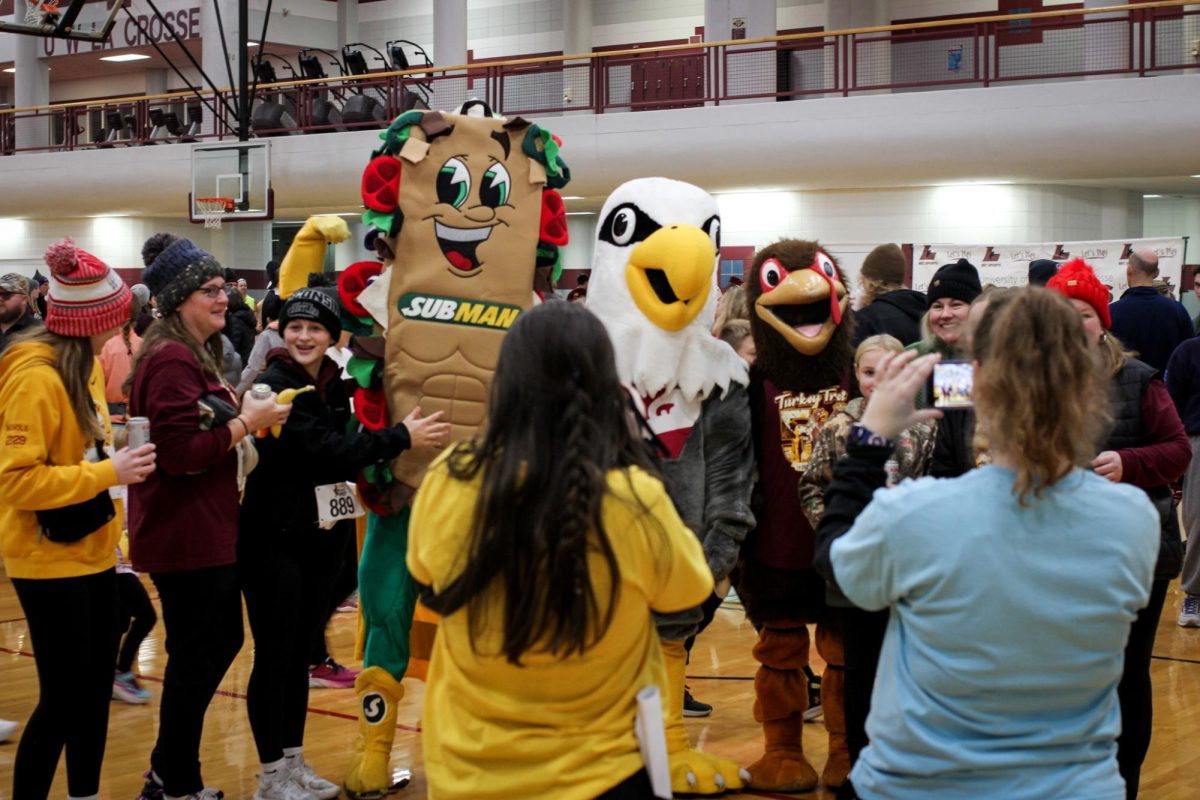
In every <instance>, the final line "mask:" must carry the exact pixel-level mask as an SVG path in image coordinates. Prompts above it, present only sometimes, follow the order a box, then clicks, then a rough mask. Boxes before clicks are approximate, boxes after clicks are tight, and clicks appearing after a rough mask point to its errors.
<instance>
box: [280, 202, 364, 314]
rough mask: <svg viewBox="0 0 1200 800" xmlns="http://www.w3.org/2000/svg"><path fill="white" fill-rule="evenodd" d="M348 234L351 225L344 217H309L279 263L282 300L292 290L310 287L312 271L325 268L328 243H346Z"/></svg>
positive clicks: (290, 293) (286, 297) (319, 270)
mask: <svg viewBox="0 0 1200 800" xmlns="http://www.w3.org/2000/svg"><path fill="white" fill-rule="evenodd" d="M349 237H350V228H349V226H348V225H346V221H345V220H344V219H342V218H341V217H335V216H332V215H326V216H321V215H318V216H313V217H309V218H308V220H307V221H305V223H304V227H302V228H301V229H300V232H299V233H297V234H296V238H295V239H293V240H292V246H291V247H289V248H288V251H287V255H285V256H284V257H283V263H282V264H280V266H279V297H280V299H281V300H287V299H288V298H289V297H291V295H292V292H294V291H296V290H297V289H303V288H304V287H305V286H307V285H308V276H309V273H313V272H321V271H323V270H324V269H325V249H326V246H327V245H329V244H331V243H332V244H338V243H339V242H344V241H346V239H348V238H349Z"/></svg>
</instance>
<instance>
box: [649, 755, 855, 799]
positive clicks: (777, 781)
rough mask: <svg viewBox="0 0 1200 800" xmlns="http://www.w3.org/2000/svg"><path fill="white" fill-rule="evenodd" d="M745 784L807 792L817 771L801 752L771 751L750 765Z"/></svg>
mask: <svg viewBox="0 0 1200 800" xmlns="http://www.w3.org/2000/svg"><path fill="white" fill-rule="evenodd" d="M842 780H843V781H844V780H845V778H843V779H842ZM747 783H748V784H749V786H750V787H751V788H753V789H763V790H765V791H770V792H808V791H811V790H813V789H815V788H817V771H816V770H815V769H813V767H812V764H809V763H808V759H807V758H805V757H804V751H802V750H798V749H797V750H784V749H780V750H771V751H769V752H767V753H764V754H763V757H762V758H760V759H759V760H758V761H755V762H754V763H753V764H751V765H750V780H749V781H748V782H747ZM671 788H674V786H672V787H671Z"/></svg>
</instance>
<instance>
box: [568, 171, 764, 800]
mask: <svg viewBox="0 0 1200 800" xmlns="http://www.w3.org/2000/svg"><path fill="white" fill-rule="evenodd" d="M720 232H721V219H720V215H719V213H718V210H717V204H716V201H715V200H714V199H713V198H712V196H711V195H709V194H708V193H707V192H705V191H703V190H702V189H699V188H697V187H695V186H692V185H691V184H687V183H681V182H680V181H675V180H668V179H666V178H644V179H640V180H634V181H630V182H629V183H626V184H624V185H622V186H620V187H618V188H617V190H616V191H615V192H613V193H612V195H611V196H610V197H609V198H608V200H607V201H606V202H605V204H604V209H603V210H602V211H601V213H600V222H599V227H598V228H597V231H596V242H595V246H594V249H593V259H592V274H591V278H590V280H589V281H588V295H587V306H588V309H589V310H591V311H592V312H593V313H595V314H596V315H597V316H598V317H599V318H600V320H601V321H602V322H603V323H604V326H605V328H607V330H608V333H609V336H610V337H611V338H612V341H613V346H614V349H615V352H616V357H617V373H618V375H619V376H620V378H621V380H622V381H623V382H625V383H626V384H627V385H629V386H630V387H632V389H633V390H634V391H635V392H636V393H637V394H638V395H639V396H640V397H641V399H642V402H643V404H644V405H645V407H646V409H647V422H648V426H649V428H650V429H651V430H652V431H653V432H654V435H655V437H656V439H657V443H658V445H659V448H660V450H659V457H658V461H657V464H658V467H659V468H660V470H661V472H662V476H663V482H664V483H665V485H666V488H667V492H668V493H669V494H670V496H671V499H672V501H674V503H675V507H676V509H677V510H678V512H679V515H680V517H681V518H682V519H683V521H684V522H685V523H687V525H688V526H689V527H691V528H692V530H694V531H695V532H696V534H697V536H698V537H699V538H700V540H701V543H702V545H703V547H704V554H705V556H706V558H707V560H708V564H709V567H710V568H711V569H712V572H713V578H714V579H715V581H716V582H717V583H718V584H719V583H721V582H723V581H725V580H726V578H727V577H728V576H729V574H730V572H731V571H732V570H733V567H734V565H735V564H736V563H737V559H738V551H739V547H740V545H741V542H742V540H743V539H744V538H745V536H746V533H747V531H748V530H749V529H750V527H751V526H752V525H753V524H754V519H753V517H752V516H751V513H750V489H751V481H752V474H753V471H754V458H753V447H752V444H751V439H750V406H749V402H748V400H747V395H746V385H747V383H748V382H749V377H748V375H747V372H746V366H745V362H743V361H742V359H741V358H740V357H738V355H737V354H736V353H735V352H734V351H733V348H731V347H730V346H729V345H728V344H726V343H725V342H723V341H721V340H719V339H716V338H714V337H713V336H712V334H711V333H710V329H711V328H712V324H713V319H714V317H715V315H716V306H717V283H716V263H717V255H718V252H719V249H720ZM719 604H720V598H719V597H716V596H715V595H714V597H713V598H711V599H710V601H709V602H707V603H705V604H704V605H703V606H700V607H696V608H692V609H687V610H684V611H680V612H678V613H673V614H658V615H656V616H655V623H656V626H657V628H658V635H659V638H660V639H661V640H662V645H663V656H664V659H665V660H666V664H667V677H668V686H667V697H666V699H665V704H666V707H667V751H668V756H669V759H670V767H671V788H672V790H673V791H675V792H677V793H688V794H702V795H712V794H720V793H721V792H723V791H725V790H727V789H740V788H742V786H743V784H744V780H745V773H744V771H743V770H740V769H739V768H738V765H737V764H735V763H733V762H732V761H728V760H726V759H722V758H716V757H714V756H712V755H710V754H707V753H704V752H701V751H699V750H696V749H693V748H692V746H691V743H690V742H689V741H688V735H687V731H686V730H685V729H684V726H683V701H684V685H683V679H684V667H685V664H686V660H687V653H686V651H685V641H686V640H687V639H688V637H691V636H694V635H695V634H696V633H698V632H699V631H700V630H701V629H703V627H704V626H706V625H707V624H708V622H709V621H711V619H712V615H713V612H714V611H715V610H716V607H717V605H719Z"/></svg>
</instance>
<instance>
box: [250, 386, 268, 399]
mask: <svg viewBox="0 0 1200 800" xmlns="http://www.w3.org/2000/svg"><path fill="white" fill-rule="evenodd" d="M250 396H251V397H253V398H254V399H255V400H266V399H267V398H268V397H270V396H271V385H270V384H268V383H256V384H254V385H253V386H251V387H250Z"/></svg>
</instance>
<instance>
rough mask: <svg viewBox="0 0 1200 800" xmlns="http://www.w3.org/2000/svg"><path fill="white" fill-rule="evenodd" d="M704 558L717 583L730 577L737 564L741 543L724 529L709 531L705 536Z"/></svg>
mask: <svg viewBox="0 0 1200 800" xmlns="http://www.w3.org/2000/svg"><path fill="white" fill-rule="evenodd" d="M703 546H704V559H705V560H706V561H707V562H708V568H709V569H711V570H712V574H713V580H714V581H716V582H717V583H720V582H721V581H723V580H725V579H726V578H728V577H729V573H731V572H733V568H734V566H736V565H737V560H738V553H739V552H741V544H740V543H739V542H738V541H737V540H735V539H734V538H733V537H731V536H728V535H727V534H726V533H725V532H724V531H721V530H713V531H709V533H708V535H707V536H705V537H704V543H703Z"/></svg>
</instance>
